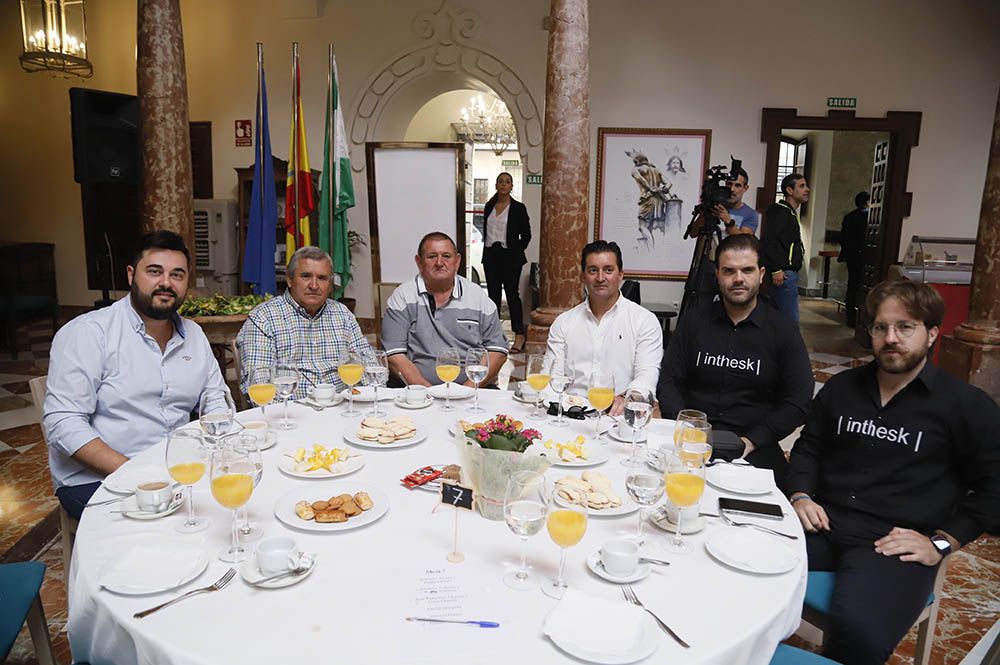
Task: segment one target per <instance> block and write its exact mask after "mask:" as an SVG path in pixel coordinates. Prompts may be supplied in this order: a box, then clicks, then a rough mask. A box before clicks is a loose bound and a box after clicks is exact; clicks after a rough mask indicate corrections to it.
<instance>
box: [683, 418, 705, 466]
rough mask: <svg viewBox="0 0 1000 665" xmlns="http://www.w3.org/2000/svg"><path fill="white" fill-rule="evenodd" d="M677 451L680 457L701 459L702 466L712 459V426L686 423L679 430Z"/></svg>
mask: <svg viewBox="0 0 1000 665" xmlns="http://www.w3.org/2000/svg"><path fill="white" fill-rule="evenodd" d="M677 445H678V447H677V451H678V454H679V455H681V456H682V457H692V458H694V457H701V458H702V460H703V463H704V464H706V465H707V464H708V460H710V459H712V426H711V425H709V424H707V423H696V424H695V423H687V425H686V426H685V427H684V428H683V429H682V430H680V437H679V440H678V444H677Z"/></svg>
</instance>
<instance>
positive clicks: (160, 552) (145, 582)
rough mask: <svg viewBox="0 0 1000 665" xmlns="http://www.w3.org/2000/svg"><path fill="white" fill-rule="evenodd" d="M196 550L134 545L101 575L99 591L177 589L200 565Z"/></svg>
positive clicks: (200, 556) (170, 545)
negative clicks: (101, 589) (103, 589)
mask: <svg viewBox="0 0 1000 665" xmlns="http://www.w3.org/2000/svg"><path fill="white" fill-rule="evenodd" d="M203 556H204V552H203V551H202V549H201V548H200V547H195V546H192V545H184V544H181V543H160V544H156V545H152V544H149V545H134V546H133V547H130V548H129V549H127V550H125V552H124V553H123V554H122V555H121V556H120V557H119V558H117V559H115V560H114V561H112V562H111V563H109V564H108V565H107V566H106V567H105V568H104V570H102V571H101V580H100V584H101V586H103V587H115V588H128V589H149V590H150V591H160V590H166V589H172V588H174V587H176V586H179V585H180V584H181V582H183V581H184V580H185V579H187V578H188V577H189V576H190V575H191V574H192V573H194V572H195V570H196V569H197V568H198V567H200V566H201V565H202V559H203Z"/></svg>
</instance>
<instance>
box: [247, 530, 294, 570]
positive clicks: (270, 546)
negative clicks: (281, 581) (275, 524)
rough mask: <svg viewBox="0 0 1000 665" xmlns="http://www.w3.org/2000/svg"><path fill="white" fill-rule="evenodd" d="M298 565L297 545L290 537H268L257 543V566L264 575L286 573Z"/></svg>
mask: <svg viewBox="0 0 1000 665" xmlns="http://www.w3.org/2000/svg"><path fill="white" fill-rule="evenodd" d="M298 565H299V551H298V547H297V546H296V545H295V541H294V540H292V539H291V538H268V539H267V540H262V541H260V542H259V543H258V544H257V567H258V568H260V572H261V573H263V574H264V575H267V576H271V575H280V574H281V573H287V572H288V571H289V570H292V569H293V568H295V567H296V566H298Z"/></svg>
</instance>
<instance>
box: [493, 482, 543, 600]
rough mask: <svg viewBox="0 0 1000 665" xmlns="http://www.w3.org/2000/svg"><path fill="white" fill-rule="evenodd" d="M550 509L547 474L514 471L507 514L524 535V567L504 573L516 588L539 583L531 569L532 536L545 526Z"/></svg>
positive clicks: (506, 496) (506, 581) (506, 499)
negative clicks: (529, 556) (546, 501)
mask: <svg viewBox="0 0 1000 665" xmlns="http://www.w3.org/2000/svg"><path fill="white" fill-rule="evenodd" d="M547 512H548V510H547V507H546V505H545V476H543V475H542V474H540V473H536V472H534V471H516V472H515V473H514V474H513V475H511V477H510V479H509V480H507V491H506V492H505V493H504V497H503V517H504V520H506V521H507V526H509V527H510V530H511V531H513V532H514V533H515V534H517V536H518V537H520V539H521V567H520V568H518V569H517V570H512V571H509V572H508V573H507V574H506V575H504V576H503V581H504V584H506V585H507V586H509V587H511V588H512V589H519V590H526V589H534V588H535V587H536V586H538V578H537V576H535V575H532V574H531V573H529V572H528V559H527V557H528V538H530V537H531V536H534V535H535V534H536V533H538V532H539V531H541V530H542V527H543V526H545V520H546V515H547Z"/></svg>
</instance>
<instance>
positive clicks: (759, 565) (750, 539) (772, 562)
mask: <svg viewBox="0 0 1000 665" xmlns="http://www.w3.org/2000/svg"><path fill="white" fill-rule="evenodd" d="M710 538H711V546H712V547H714V548H716V549H717V551H718V552H719V553H720V554H721V555H722V556H723V558H725V559H726V560H728V561H729V562H731V563H739V564H742V565H743V566H744V567H745V568H750V569H752V570H755V571H758V572H762V573H767V572H777V571H781V570H787V569H789V568H791V567H793V566H794V565H795V563H796V562H797V561H798V560H799V553H798V552H797V551H796V550H793V549H792V548H790V547H789V546H787V545H785V544H784V543H783V542H781V541H780V539H779V538H778V537H777V536H773V535H771V534H768V533H764V532H762V531H758V530H756V529H745V528H744V529H736V528H733V529H726V530H724V531H716V532H714V533H713V534H712V535H711V537H710Z"/></svg>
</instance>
